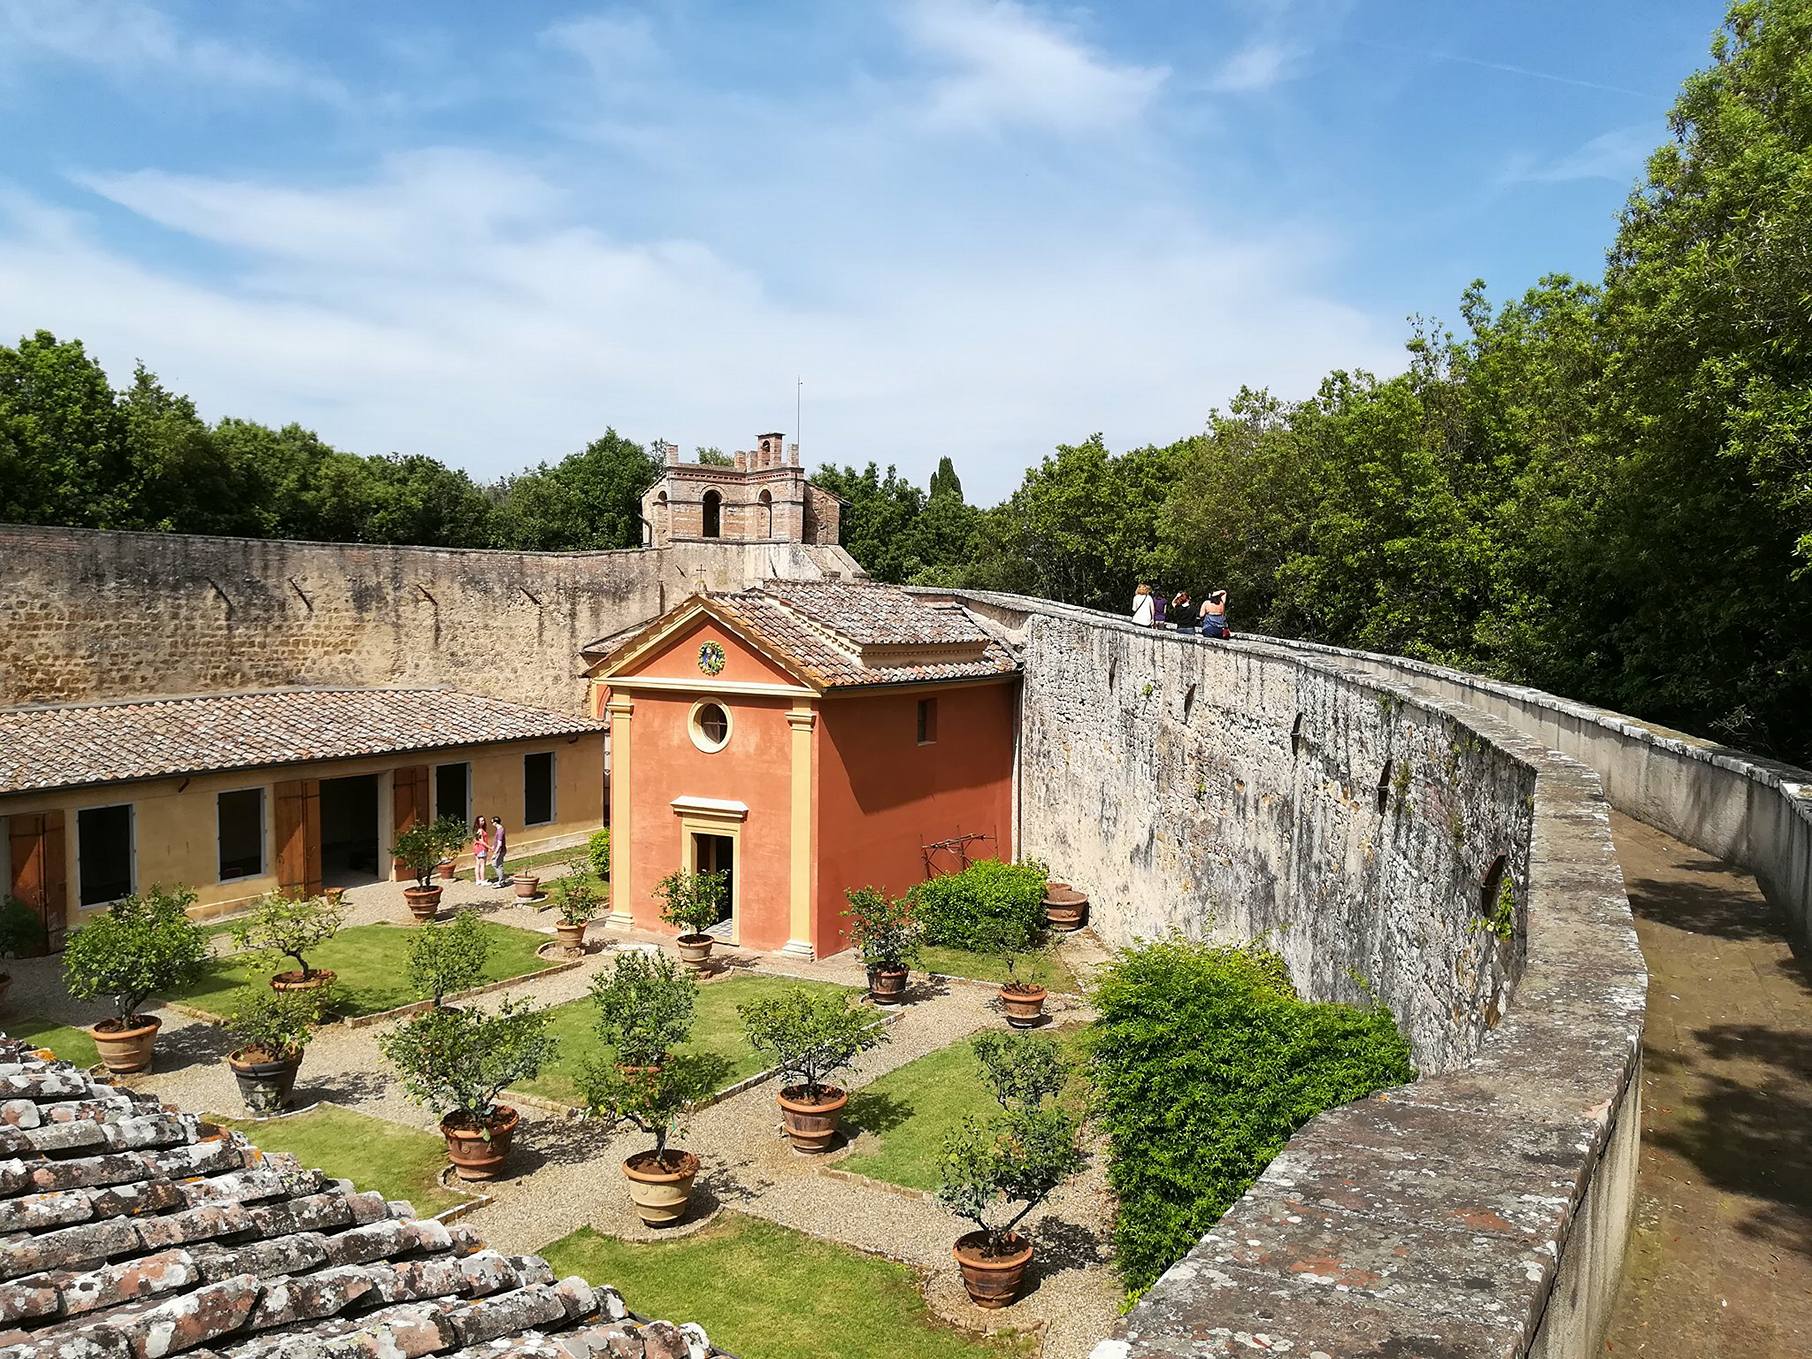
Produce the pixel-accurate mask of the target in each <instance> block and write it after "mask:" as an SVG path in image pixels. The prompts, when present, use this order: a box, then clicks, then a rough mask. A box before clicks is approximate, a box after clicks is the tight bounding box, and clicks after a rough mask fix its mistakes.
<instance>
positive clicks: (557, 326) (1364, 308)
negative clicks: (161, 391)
mask: <svg viewBox="0 0 1812 1359" xmlns="http://www.w3.org/2000/svg"><path fill="white" fill-rule="evenodd" d="M1719 13H1720V7H1719V6H1716V5H1712V4H1663V3H1659V0H1646V2H1644V3H1615V2H1613V0H1605V2H1604V3H1594V4H1589V5H1582V4H1579V3H1577V0H1569V2H1568V3H1536V0H1518V2H1517V3H1493V4H1452V3H1438V2H1437V0H1423V2H1422V3H1392V2H1391V0H1350V2H1345V3H1343V2H1342V0H1287V2H1286V0H1271V2H1268V3H1267V2H1265V0H1245V2H1244V3H1240V2H1235V0H1170V2H1169V3H1163V2H1161V0H1147V2H1145V3H1131V2H1130V0H1115V3H1111V4H1110V3H1107V0H1098V3H1096V4H1095V5H1093V6H1077V5H1047V4H1039V3H1034V2H1033V0H872V3H871V2H870V0H823V3H809V2H807V0H800V2H799V3H778V2H776V0H764V3H761V4H748V3H745V4H728V3H726V4H717V5H713V4H707V3H702V0H674V2H673V3H646V4H627V5H609V6H605V7H602V8H586V7H584V6H582V5H580V6H573V5H555V4H535V3H527V0H524V2H523V3H514V4H485V5H479V4H465V5H445V4H438V3H419V4H412V3H403V2H402V0H393V2H392V3H386V4H383V5H351V4H327V3H320V4H309V3H301V2H300V0H265V2H264V3H257V4H250V3H247V4H232V3H227V2H226V0H206V2H203V0H197V3H194V4H187V5H185V4H180V3H174V0H172V2H170V3H140V2H139V0H0V126H4V128H5V129H6V131H5V134H4V136H3V137H0V335H4V336H5V337H6V339H7V340H9V341H10V340H11V339H12V338H13V337H15V336H17V335H19V334H22V333H24V332H28V331H31V330H34V329H37V328H40V327H42V328H47V329H50V330H53V331H55V332H56V333H57V334H59V335H60V336H76V337H80V338H81V339H83V340H84V341H86V342H87V343H88V345H89V347H90V348H91V350H92V351H93V352H94V353H95V354H97V355H98V356H99V357H100V359H101V360H102V361H103V362H104V363H105V364H106V365H107V367H108V369H109V371H110V372H111V373H113V375H114V376H115V378H116V380H117V379H123V378H125V377H126V376H128V375H129V374H130V372H131V366H132V363H133V360H134V359H143V360H144V361H145V362H146V363H147V364H148V365H149V366H150V367H152V368H153V369H154V370H156V371H157V372H158V373H159V374H160V375H161V376H162V377H163V378H164V379H165V380H166V382H168V383H169V384H170V385H172V386H173V387H175V388H177V389H179V390H182V391H186V392H188V393H189V394H190V395H192V396H193V397H195V399H196V400H197V401H198V402H199V403H200V405H201V406H202V409H203V412H204V414H206V415H208V416H210V417H214V416H219V415H225V414H232V415H241V416H248V417H252V418H256V419H261V420H265V421H269V422H272V423H282V422H285V421H288V420H292V419H293V420H300V421H302V422H303V423H305V424H308V425H311V426H313V427H314V428H316V429H317V430H319V431H320V433H321V434H322V435H323V436H324V437H326V438H328V439H329V440H330V441H332V442H334V443H336V444H338V445H340V446H342V447H346V448H350V449H354V450H357V451H360V452H388V451H400V452H421V453H430V454H433V455H435V456H437V457H440V458H442V459H444V460H446V461H448V462H451V463H455V464H458V465H461V466H464V467H467V468H469V469H470V470H471V471H472V472H473V473H474V474H476V475H478V476H480V477H481V478H490V477H494V476H496V475H498V474H500V473H503V472H506V471H509V470H511V469H514V468H516V467H520V466H522V465H524V464H527V463H533V462H537V461H540V460H543V459H555V458H558V457H560V456H561V455H563V454H565V453H567V452H569V451H571V450H572V449H574V448H576V447H578V446H580V445H582V444H583V443H584V442H585V440H586V439H588V438H590V437H592V436H594V435H595V434H597V433H600V432H602V430H603V429H604V427H605V426H607V425H612V426H615V427H616V428H617V429H618V430H620V431H621V432H623V433H625V434H628V435H630V436H632V437H634V438H637V439H643V440H647V439H652V438H656V437H665V438H669V439H672V440H674V441H675V442H678V443H680V444H682V445H683V446H685V447H687V448H691V447H693V446H694V445H698V444H716V445H720V446H722V447H724V448H737V447H746V446H748V444H749V443H750V440H751V436H752V435H754V434H755V433H757V432H759V431H762V430H767V429H784V430H787V431H789V432H791V431H793V430H794V428H795V424H794V405H795V393H796V387H795V383H796V381H797V380H798V379H799V378H801V377H802V378H803V379H804V387H803V404H804V419H803V426H804V428H803V437H804V446H805V454H806V460H807V461H808V462H810V463H813V464H816V463H818V462H821V461H836V462H855V463H861V462H864V461H867V460H868V459H871V458H872V459H875V460H878V461H879V462H881V463H882V464H886V463H888V462H894V463H897V464H898V465H899V466H900V468H901V470H902V471H904V472H907V473H909V474H911V475H912V476H913V477H915V478H916V479H918V480H920V481H921V482H922V481H923V479H924V478H925V476H926V475H927V474H928V473H929V471H930V469H931V467H932V465H933V464H934V463H935V462H936V459H937V457H938V456H939V455H940V454H942V453H949V454H950V455H952V456H953V457H954V458H955V459H956V463H957V467H958V470H959V471H960V472H961V473H962V475H963V478H964V482H965V485H966V488H967V489H968V490H969V492H970V498H971V499H979V500H992V499H994V498H996V497H998V496H999V495H1001V494H1004V493H1005V492H1006V491H1008V490H1010V489H1011V487H1012V486H1013V485H1014V484H1016V483H1017V481H1018V478H1019V474H1020V471H1021V469H1022V468H1023V467H1025V466H1026V465H1027V464H1028V463H1030V462H1034V461H1036V460H1037V458H1038V457H1040V456H1041V455H1042V454H1043V453H1044V452H1046V451H1047V450H1048V449H1049V448H1050V447H1051V446H1052V445H1053V444H1055V443H1058V442H1074V441H1076V440H1079V439H1082V438H1085V437H1086V436H1087V435H1088V434H1090V433H1091V432H1093V431H1097V430H1098V431H1101V432H1103V433H1104V434H1105V435H1106V437H1107V439H1108V441H1109V443H1110V445H1111V446H1113V447H1116V448H1123V447H1127V446H1131V445H1135V444H1139V443H1144V442H1148V441H1169V440H1170V439H1173V438H1176V437H1179V436H1180V435H1183V434H1186V433H1188V432H1190V431H1192V430H1195V429H1198V428H1200V426H1201V425H1202V422H1203V420H1204V419H1205V417H1206V415H1207V413H1208V412H1209V411H1210V410H1211V409H1212V408H1213V407H1214V406H1216V405H1217V404H1222V403H1224V402H1225V401H1226V399H1227V397H1228V396H1229V395H1230V394H1231V393H1232V392H1233V391H1235V390H1236V389H1237V388H1238V387H1239V385H1240V384H1241V383H1248V384H1252V385H1270V386H1271V387H1273V388H1274V389H1276V390H1278V391H1280V392H1283V393H1285V394H1289V395H1300V394H1304V393H1306V392H1307V391H1309V390H1311V389H1312V388H1313V386H1314V384H1315V382H1316V380H1317V378H1318V377H1319V376H1320V374H1322V373H1323V372H1324V371H1326V370H1327V369H1329V368H1331V367H1369V368H1372V369H1375V370H1378V371H1393V370H1395V369H1397V368H1398V367H1400V366H1401V364H1400V355H1401V352H1402V351H1401V341H1402V338H1403V335H1404V317H1405V316H1406V315H1408V314H1410V313H1425V314H1437V315H1444V316H1448V317H1451V316H1453V315H1454V313H1455V309H1456V308H1455V302H1456V298H1457V296H1458V293H1459V290H1460V289H1461V288H1462V287H1463V286H1464V285H1465V284H1466V282H1467V281H1468V280H1469V279H1471V278H1473V277H1475V276H1483V277H1484V278H1486V279H1487V280H1488V281H1489V283H1490V284H1491V285H1492V287H1493V290H1494V291H1495V292H1496V293H1497V294H1498V295H1503V294H1504V293H1507V292H1510V291H1520V290H1521V289H1522V288H1523V287H1526V286H1527V285H1528V284H1530V283H1531V282H1533V281H1534V280H1535V279H1536V278H1537V277H1538V276H1539V275H1540V274H1542V273H1544V272H1547V271H1549V270H1567V271H1571V272H1574V273H1576V274H1582V275H1586V276H1592V277H1596V276H1597V275H1598V273H1599V272H1600V270H1601V267H1602V261H1603V252H1604V247H1605V245H1606V244H1607V242H1608V240H1609V238H1610V233H1611V230H1612V219H1613V215H1614V213H1615V211H1616V209H1617V206H1618V205H1619V203H1620V202H1621V201H1622V199H1623V197H1624V195H1625V194H1626V193H1627V192H1628V189H1629V187H1630V184H1631V183H1632V181H1633V179H1634V177H1635V176H1636V175H1637V173H1638V172H1639V170H1640V167H1641V163H1642V158H1643V156H1644V155H1645V153H1646V151H1647V149H1649V148H1650V147H1652V146H1653V145H1654V144H1655V143H1656V142H1657V141H1659V140H1660V139H1661V138H1662V137H1663V136H1664V135H1665V131H1666V128H1665V112H1666V108H1667V106H1668V104H1669V102H1670V101H1671V98H1672V96H1673V93H1674V91H1675V89H1676V87H1677V86H1678V84H1679V81H1680V79H1681V78H1682V77H1683V76H1684V75H1686V74H1687V73H1688V72H1690V71H1691V70H1693V69H1695V68H1697V67H1698V66H1700V65H1703V64H1704V61H1705V52H1706V47H1707V42H1708V38H1709V35H1710V33H1711V31H1712V29H1713V28H1714V27H1715V25H1716V23H1717V20H1718V17H1719Z"/></svg>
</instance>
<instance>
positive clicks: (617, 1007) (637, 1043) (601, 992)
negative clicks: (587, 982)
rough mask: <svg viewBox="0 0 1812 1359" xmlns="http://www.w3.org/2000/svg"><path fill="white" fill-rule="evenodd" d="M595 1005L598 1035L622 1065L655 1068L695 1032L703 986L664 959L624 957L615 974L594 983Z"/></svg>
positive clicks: (597, 978)
mask: <svg viewBox="0 0 1812 1359" xmlns="http://www.w3.org/2000/svg"><path fill="white" fill-rule="evenodd" d="M591 1001H592V1004H593V1005H595V1006H597V1009H598V1018H597V1023H596V1025H595V1029H594V1031H595V1032H596V1033H597V1035H598V1040H599V1041H600V1042H602V1043H603V1044H604V1046H605V1047H607V1048H609V1049H610V1050H611V1051H612V1052H613V1053H614V1054H615V1055H616V1060H617V1062H618V1063H619V1064H621V1065H623V1066H624V1067H626V1068H632V1069H645V1068H652V1067H657V1066H660V1065H661V1064H662V1063H663V1062H665V1061H666V1060H667V1054H668V1053H670V1052H672V1051H673V1049H675V1048H677V1047H678V1046H679V1045H680V1044H681V1043H684V1042H685V1041H686V1037H687V1035H688V1034H690V1033H691V1032H692V1015H693V1011H694V1010H695V1009H696V1008H697V1005H698V983H697V982H696V981H694V980H693V979H692V976H691V974H689V973H686V972H682V971H680V969H679V968H678V966H677V965H675V963H674V961H673V959H671V958H669V957H668V956H667V955H666V954H664V953H641V952H630V953H619V954H618V955H617V956H616V959H615V961H614V963H613V964H612V966H611V969H610V971H608V972H600V973H598V975H597V976H595V977H593V978H592V981H591Z"/></svg>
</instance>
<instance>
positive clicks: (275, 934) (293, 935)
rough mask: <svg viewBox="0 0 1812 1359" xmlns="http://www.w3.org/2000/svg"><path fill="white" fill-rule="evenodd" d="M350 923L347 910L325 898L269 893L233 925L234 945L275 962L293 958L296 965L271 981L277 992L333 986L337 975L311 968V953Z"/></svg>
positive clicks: (273, 988) (260, 898)
mask: <svg viewBox="0 0 1812 1359" xmlns="http://www.w3.org/2000/svg"><path fill="white" fill-rule="evenodd" d="M345 923H346V907H345V905H344V904H343V903H341V902H330V901H328V900H327V898H325V897H305V896H298V895H296V894H295V893H293V892H266V893H265V894H264V895H263V896H261V897H259V898H258V900H257V901H255V902H254V903H253V904H252V909H251V913H250V914H249V915H247V916H246V917H245V918H244V919H242V920H240V921H239V922H238V923H237V924H235V925H234V926H233V942H234V943H236V944H238V945H239V947H240V948H242V949H244V950H245V951H246V952H248V953H254V954H264V955H265V956H267V957H268V958H270V959H271V960H272V961H273V962H274V961H275V960H276V959H279V958H289V959H292V960H293V961H294V962H295V964H296V966H295V967H294V968H293V969H292V970H290V971H288V972H279V973H278V974H277V975H276V976H274V977H272V978H271V989H272V990H273V991H310V990H314V989H316V988H319V987H323V986H331V985H332V984H333V975H334V974H333V973H332V972H331V971H326V970H323V969H320V968H315V967H310V966H309V963H308V958H307V956H306V955H307V951H308V950H310V949H313V948H316V947H318V946H319V945H321V944H325V943H326V942H327V941H328V940H329V939H331V938H333V937H334V935H336V934H338V933H339V932H340V926H341V925H343V924H345Z"/></svg>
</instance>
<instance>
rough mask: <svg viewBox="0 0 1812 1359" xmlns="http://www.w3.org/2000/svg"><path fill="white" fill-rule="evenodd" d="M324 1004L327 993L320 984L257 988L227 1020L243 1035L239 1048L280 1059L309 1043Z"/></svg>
mask: <svg viewBox="0 0 1812 1359" xmlns="http://www.w3.org/2000/svg"><path fill="white" fill-rule="evenodd" d="M324 1008H325V997H323V995H322V994H321V990H320V989H319V988H317V989H315V990H310V991H268V990H262V989H254V990H252V991H251V992H249V993H248V994H247V996H246V998H245V1001H244V1003H243V1004H241V1005H240V1006H239V1008H238V1009H236V1010H234V1011H233V1014H232V1017H231V1018H230V1019H228V1020H227V1024H226V1026H227V1031H228V1032H229V1033H231V1034H233V1035H234V1036H235V1037H236V1038H238V1039H239V1048H238V1051H240V1052H245V1053H252V1052H257V1053H261V1054H263V1056H264V1057H265V1058H266V1059H267V1060H270V1061H276V1060H278V1059H280V1058H284V1057H288V1056H289V1055H290V1054H292V1053H294V1052H298V1051H300V1050H301V1049H303V1048H305V1047H307V1046H308V1040H309V1039H310V1038H312V1037H313V1036H314V1031H315V1025H317V1024H319V1023H320V1022H321V1014H322V1011H323V1009H324Z"/></svg>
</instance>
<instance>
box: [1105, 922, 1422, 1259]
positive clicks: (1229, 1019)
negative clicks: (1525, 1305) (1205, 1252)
mask: <svg viewBox="0 0 1812 1359" xmlns="http://www.w3.org/2000/svg"><path fill="white" fill-rule="evenodd" d="M1094 1001H1095V1006H1096V1009H1097V1011H1098V1013H1099V1016H1100V1017H1099V1018H1098V1019H1097V1021H1096V1023H1095V1028H1094V1035H1093V1038H1092V1041H1091V1045H1090V1047H1091V1053H1092V1075H1093V1077H1094V1084H1095V1090H1096V1111H1097V1117H1098V1118H1099V1120H1100V1123H1101V1126H1102V1128H1103V1129H1104V1130H1105V1131H1106V1133H1107V1135H1108V1139H1109V1157H1108V1182H1109V1183H1110V1184H1111V1185H1112V1186H1113V1190H1114V1193H1115V1195H1116V1196H1117V1198H1118V1201H1119V1213H1118V1216H1117V1217H1116V1219H1115V1223H1114V1255H1115V1262H1116V1264H1117V1266H1118V1268H1119V1270H1120V1274H1121V1277H1122V1278H1123V1279H1124V1280H1125V1282H1126V1285H1127V1287H1128V1288H1129V1289H1130V1290H1132V1291H1133V1292H1135V1293H1137V1292H1138V1291H1140V1290H1143V1289H1144V1288H1146V1287H1148V1286H1149V1285H1150V1284H1151V1283H1152V1281H1153V1280H1155V1279H1156V1278H1157V1277H1158V1276H1159V1275H1160V1274H1162V1273H1163V1272H1164V1270H1165V1269H1166V1268H1167V1267H1168V1266H1169V1265H1170V1264H1171V1263H1173V1262H1174V1261H1176V1260H1177V1259H1179V1258H1180V1257H1181V1256H1182V1255H1183V1254H1184V1253H1185V1252H1186V1251H1187V1250H1188V1249H1189V1248H1190V1247H1191V1246H1193V1245H1194V1244H1195V1243H1196V1241H1197V1240H1198V1239H1199V1238H1200V1237H1201V1235H1202V1233H1203V1232H1205V1231H1207V1230H1208V1228H1209V1227H1211V1226H1212V1225H1213V1224H1214V1223H1215V1221H1216V1220H1217V1219H1218V1218H1219V1217H1220V1216H1221V1214H1222V1213H1224V1212H1226V1211H1227V1209H1228V1208H1229V1207H1230V1206H1231V1205H1232V1204H1233V1203H1234V1201H1235V1200H1237V1199H1238V1198H1239V1196H1240V1195H1241V1194H1243V1193H1245V1192H1246V1189H1247V1188H1248V1187H1249V1186H1250V1185H1251V1184H1252V1182H1253V1181H1254V1180H1255V1179H1257V1178H1258V1175H1259V1173H1260V1172H1261V1171H1262V1170H1263V1169H1264V1168H1265V1166H1266V1164H1267V1163H1268V1162H1269V1161H1270V1160H1271V1158H1272V1157H1273V1156H1275V1155H1276V1154H1277V1153H1278V1152H1279V1151H1280V1150H1282V1149H1283V1145H1284V1143H1285V1142H1287V1141H1288V1140H1289V1139H1290V1135H1291V1134H1292V1133H1294V1132H1295V1131H1296V1129H1298V1128H1299V1127H1301V1126H1302V1125H1303V1124H1304V1123H1306V1122H1307V1121H1308V1120H1309V1119H1310V1118H1312V1117H1314V1116H1315V1115H1316V1114H1318V1113H1320V1112H1321V1111H1322V1110H1323V1109H1331V1108H1333V1107H1335V1106H1336V1105H1340V1104H1345V1103H1348V1102H1349V1101H1351V1100H1355V1099H1359V1098H1360V1097H1362V1096H1364V1095H1367V1094H1370V1093H1371V1092H1373V1091H1375V1090H1381V1089H1386V1088H1388V1087H1390V1086H1395V1085H1401V1084H1403V1083H1404V1082H1406V1081H1408V1080H1411V1079H1413V1078H1414V1076H1415V1071H1414V1069H1413V1068H1412V1067H1411V1065H1410V1059H1409V1045H1408V1044H1407V1043H1406V1042H1404V1040H1403V1037H1402V1035H1401V1034H1399V1033H1398V1032H1397V1028H1396V1024H1395V1023H1394V1022H1393V1020H1392V1019H1391V1016H1390V1013H1389V1011H1387V1010H1385V1009H1384V1008H1383V1007H1381V1006H1375V1007H1373V1008H1370V1009H1360V1008H1357V1007H1354V1006H1351V1005H1322V1004H1312V1003H1309V1002H1306V1001H1303V1000H1302V999H1300V998H1299V997H1298V996H1297V995H1296V992H1295V990H1294V989H1293V988H1292V987H1291V985H1290V979H1289V973H1288V972H1287V971H1286V970H1285V968H1284V965H1283V960H1282V959H1280V958H1279V957H1277V955H1276V954H1274V953H1270V952H1268V951H1266V950H1264V949H1262V948H1259V947H1257V946H1247V947H1244V948H1211V947H1209V946H1207V945H1205V944H1199V943H1193V942H1189V941H1185V940H1181V939H1175V938H1173V939H1167V940H1161V941H1158V942H1154V943H1147V944H1143V945H1140V946H1139V947H1136V948H1130V949H1124V950H1122V951H1121V952H1120V953H1118V954H1117V955H1116V956H1115V958H1114V960H1113V962H1112V963H1111V964H1110V965H1109V966H1108V967H1107V968H1106V969H1105V970H1104V972H1103V973H1102V974H1101V976H1100V978H1099V980H1098V981H1097V983H1096V986H1095V993H1094Z"/></svg>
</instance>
